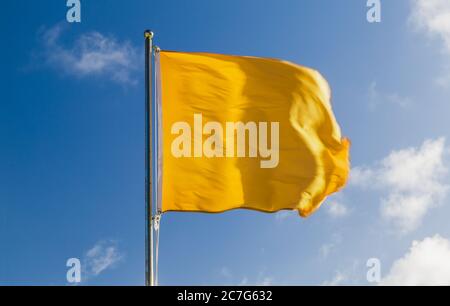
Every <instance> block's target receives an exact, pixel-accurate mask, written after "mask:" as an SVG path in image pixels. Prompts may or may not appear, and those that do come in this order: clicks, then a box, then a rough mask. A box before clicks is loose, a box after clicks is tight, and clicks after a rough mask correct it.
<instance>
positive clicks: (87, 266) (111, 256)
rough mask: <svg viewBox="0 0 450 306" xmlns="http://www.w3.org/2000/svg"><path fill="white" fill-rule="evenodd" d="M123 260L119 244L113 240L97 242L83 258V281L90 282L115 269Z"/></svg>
mask: <svg viewBox="0 0 450 306" xmlns="http://www.w3.org/2000/svg"><path fill="white" fill-rule="evenodd" d="M122 258H123V255H122V254H121V253H120V252H119V249H118V246H117V242H115V241H111V240H105V241H99V242H97V243H96V244H95V245H94V246H93V247H92V248H91V249H89V250H88V251H87V252H86V254H85V256H84V258H83V261H82V267H83V279H84V280H88V279H90V278H92V277H95V276H98V275H100V274H101V273H103V272H105V271H106V270H108V269H111V268H113V267H114V266H115V265H116V264H117V263H118V262H119V261H120V260H122Z"/></svg>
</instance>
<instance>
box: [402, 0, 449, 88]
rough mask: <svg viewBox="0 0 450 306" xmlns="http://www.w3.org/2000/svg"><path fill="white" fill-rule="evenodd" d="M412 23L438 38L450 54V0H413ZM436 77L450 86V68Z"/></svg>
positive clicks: (440, 84) (444, 86)
mask: <svg viewBox="0 0 450 306" xmlns="http://www.w3.org/2000/svg"><path fill="white" fill-rule="evenodd" d="M411 3H412V5H411V15H410V18H409V21H410V24H411V25H412V26H413V27H414V29H415V30H417V31H420V32H423V33H425V34H426V35H427V36H428V37H429V38H436V39H438V40H440V41H441V42H442V44H443V52H444V53H445V54H447V55H450V1H448V0H411ZM446 70H447V71H446V72H444V74H443V75H442V76H440V77H437V78H436V79H435V83H436V84H437V85H438V86H440V87H443V88H449V87H450V70H449V68H447V69H446Z"/></svg>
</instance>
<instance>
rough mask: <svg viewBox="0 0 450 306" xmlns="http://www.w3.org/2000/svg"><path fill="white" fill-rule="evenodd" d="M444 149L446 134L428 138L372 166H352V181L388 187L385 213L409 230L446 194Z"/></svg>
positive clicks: (384, 204)
mask: <svg viewBox="0 0 450 306" xmlns="http://www.w3.org/2000/svg"><path fill="white" fill-rule="evenodd" d="M445 153H446V147H445V139H444V138H440V139H436V140H427V141H425V142H424V143H423V144H422V146H421V147H419V148H407V149H403V150H399V151H393V152H391V153H390V154H389V155H388V156H387V157H386V158H384V159H383V160H382V161H381V162H378V163H377V164H376V165H375V166H373V167H356V168H354V169H352V172H351V179H350V182H351V184H352V185H356V186H360V187H364V188H371V189H379V190H382V191H385V195H384V196H383V197H382V198H381V213H382V216H383V217H384V218H385V219H386V220H389V221H392V222H394V224H395V225H396V226H397V227H398V228H399V229H400V231H401V232H402V233H406V232H409V231H412V230H414V229H415V228H417V227H418V226H419V225H420V223H421V221H422V219H423V217H424V216H425V215H426V213H427V212H428V210H429V209H431V208H433V207H435V206H436V205H438V204H440V203H441V202H442V200H443V198H444V197H445V196H446V194H447V191H448V188H449V186H448V185H447V184H446V183H445V182H444V180H443V179H444V177H445V174H446V172H447V169H446V166H445Z"/></svg>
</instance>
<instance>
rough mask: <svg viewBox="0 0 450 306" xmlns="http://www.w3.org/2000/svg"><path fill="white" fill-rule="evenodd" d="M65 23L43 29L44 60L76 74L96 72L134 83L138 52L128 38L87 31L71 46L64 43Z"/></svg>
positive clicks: (113, 78) (120, 80)
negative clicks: (121, 38) (124, 39)
mask: <svg viewBox="0 0 450 306" xmlns="http://www.w3.org/2000/svg"><path fill="white" fill-rule="evenodd" d="M63 32H64V27H63V26H62V25H56V26H54V27H52V28H50V29H47V30H45V31H43V34H42V35H41V41H42V44H43V48H44V51H43V54H42V55H43V57H44V60H45V62H46V64H48V65H50V66H52V67H54V68H55V69H58V70H59V71H62V72H64V73H65V74H67V75H71V76H75V77H79V78H82V77H88V76H97V77H104V78H108V79H110V80H112V81H114V82H117V83H120V84H126V85H129V84H136V79H135V78H134V76H133V74H134V72H135V71H136V70H137V67H138V61H139V59H138V52H137V51H136V48H134V47H133V46H132V44H131V43H130V42H127V41H119V40H117V39H116V38H115V37H114V36H106V35H104V34H102V33H100V32H96V31H93V32H88V33H85V34H82V35H80V36H78V37H77V38H76V39H75V42H74V43H73V44H72V45H71V46H66V45H65V44H63V43H62V42H61V41H62V39H61V38H62V35H63Z"/></svg>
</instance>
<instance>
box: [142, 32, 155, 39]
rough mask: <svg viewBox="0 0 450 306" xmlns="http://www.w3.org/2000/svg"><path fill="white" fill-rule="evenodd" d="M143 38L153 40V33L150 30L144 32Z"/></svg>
mask: <svg viewBox="0 0 450 306" xmlns="http://www.w3.org/2000/svg"><path fill="white" fill-rule="evenodd" d="M144 37H145V38H149V39H152V38H153V32H152V31H150V30H145V32H144Z"/></svg>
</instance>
